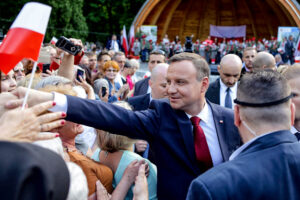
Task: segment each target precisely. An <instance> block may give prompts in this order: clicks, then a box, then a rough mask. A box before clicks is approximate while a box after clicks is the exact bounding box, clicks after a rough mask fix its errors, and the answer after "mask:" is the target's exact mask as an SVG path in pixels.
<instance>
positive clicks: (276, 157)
mask: <svg viewBox="0 0 300 200" xmlns="http://www.w3.org/2000/svg"><path fill="white" fill-rule="evenodd" d="M299 155H300V145H299V143H298V141H297V139H296V137H295V136H294V135H293V134H292V133H291V132H290V131H287V130H285V131H277V132H274V133H272V134H269V135H265V136H263V137H261V138H259V139H257V140H256V141H254V142H253V143H252V144H250V145H249V146H248V147H247V148H246V149H244V150H243V151H242V152H241V153H240V154H239V155H238V156H237V157H236V158H235V159H234V160H232V161H229V162H226V163H223V164H221V165H219V166H217V167H215V168H212V169H211V170H209V171H207V172H206V173H204V174H203V175H201V176H199V177H198V178H197V179H195V180H194V181H193V182H192V184H191V186H190V188H189V193H188V197H187V199H188V200H194V199H201V200H202V199H203V200H206V199H230V200H232V199H282V200H285V199H289V200H292V199H300V185H299V182H300V159H299Z"/></svg>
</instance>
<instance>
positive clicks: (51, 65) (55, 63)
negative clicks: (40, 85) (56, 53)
mask: <svg viewBox="0 0 300 200" xmlns="http://www.w3.org/2000/svg"><path fill="white" fill-rule="evenodd" d="M59 66H60V65H59V64H57V62H51V64H50V71H53V70H57V69H58V68H59Z"/></svg>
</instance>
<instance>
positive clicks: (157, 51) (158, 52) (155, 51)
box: [150, 50, 166, 56]
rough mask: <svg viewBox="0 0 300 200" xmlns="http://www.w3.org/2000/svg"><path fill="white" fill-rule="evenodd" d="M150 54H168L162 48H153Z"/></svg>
mask: <svg viewBox="0 0 300 200" xmlns="http://www.w3.org/2000/svg"><path fill="white" fill-rule="evenodd" d="M150 55H162V56H166V53H165V52H164V51H162V50H153V51H151V52H150Z"/></svg>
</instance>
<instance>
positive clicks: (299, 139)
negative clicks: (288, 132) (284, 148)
mask: <svg viewBox="0 0 300 200" xmlns="http://www.w3.org/2000/svg"><path fill="white" fill-rule="evenodd" d="M295 136H296V137H297V139H298V141H300V132H297V133H295Z"/></svg>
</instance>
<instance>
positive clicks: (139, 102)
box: [128, 63, 169, 164]
mask: <svg viewBox="0 0 300 200" xmlns="http://www.w3.org/2000/svg"><path fill="white" fill-rule="evenodd" d="M168 67H169V65H168V64H167V63H160V64H158V65H156V66H155V67H154V68H153V70H152V73H151V78H150V80H149V86H150V88H151V93H150V94H143V95H139V96H135V97H131V98H129V99H128V103H129V104H130V105H131V106H132V107H133V110H135V111H140V110H147V109H148V108H149V105H150V101H151V100H152V99H163V98H167V97H168V93H167V71H168ZM135 152H136V153H138V154H140V155H141V156H143V157H144V158H148V159H149V160H150V161H151V162H152V163H154V164H156V161H155V155H154V152H153V151H152V149H150V148H149V144H148V143H147V141H145V140H138V141H137V142H136V143H135Z"/></svg>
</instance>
